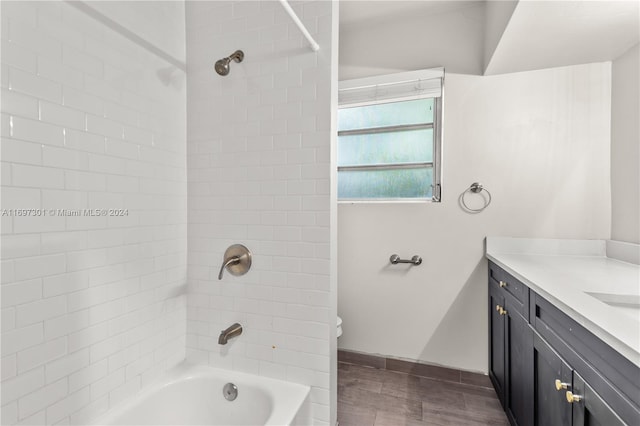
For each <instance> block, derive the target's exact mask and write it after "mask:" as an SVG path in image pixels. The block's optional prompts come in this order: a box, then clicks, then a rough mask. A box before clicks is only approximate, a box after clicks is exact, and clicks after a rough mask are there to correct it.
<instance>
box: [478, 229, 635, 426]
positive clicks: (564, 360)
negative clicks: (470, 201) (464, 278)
mask: <svg viewBox="0 0 640 426" xmlns="http://www.w3.org/2000/svg"><path fill="white" fill-rule="evenodd" d="M487 258H488V259H489V285H488V287H489V297H488V301H489V376H490V379H491V381H492V383H493V386H494V388H495V390H496V392H497V394H498V397H499V398H500V401H501V403H502V406H503V408H504V410H505V412H506V414H507V417H508V418H509V421H510V422H511V424H512V425H519V426H533V425H580V426H582V425H603V426H604V425H606V426H614V425H624V424H626V425H634V426H635V425H640V350H639V348H640V303H639V302H640V301H639V300H638V299H640V267H639V266H638V265H635V264H632V263H626V262H621V261H619V260H616V259H611V258H609V257H607V256H606V248H605V242H604V241H562V240H528V239H512V238H487Z"/></svg>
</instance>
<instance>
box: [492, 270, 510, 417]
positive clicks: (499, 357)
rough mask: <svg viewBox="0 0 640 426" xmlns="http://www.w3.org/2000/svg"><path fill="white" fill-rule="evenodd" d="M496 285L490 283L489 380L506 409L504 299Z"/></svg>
mask: <svg viewBox="0 0 640 426" xmlns="http://www.w3.org/2000/svg"><path fill="white" fill-rule="evenodd" d="M500 293H501V292H500V290H499V289H498V288H497V286H496V285H494V284H493V283H491V282H489V378H490V379H491V382H492V383H493V387H494V388H495V390H496V394H498V399H500V403H501V404H502V406H503V407H505V372H506V368H505V367H506V363H505V355H506V353H505V336H504V326H505V319H504V315H503V314H501V312H502V311H501V309H504V297H503V296H502V295H501V294H500Z"/></svg>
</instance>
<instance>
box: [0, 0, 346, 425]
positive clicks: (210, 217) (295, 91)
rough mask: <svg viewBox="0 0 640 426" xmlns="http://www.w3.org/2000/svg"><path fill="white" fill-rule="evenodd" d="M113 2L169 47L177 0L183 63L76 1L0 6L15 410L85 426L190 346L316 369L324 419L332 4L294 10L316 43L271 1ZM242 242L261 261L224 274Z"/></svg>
mask: <svg viewBox="0 0 640 426" xmlns="http://www.w3.org/2000/svg"><path fill="white" fill-rule="evenodd" d="M88 4H91V3H88ZM113 4H114V5H116V6H114V7H115V9H114V10H116V12H117V13H115V14H114V15H113V16H112V18H113V19H114V21H116V22H118V23H119V24H120V25H122V26H124V27H127V25H129V26H128V27H127V28H129V29H130V30H131V31H134V30H135V31H141V32H142V34H138V33H137V34H138V35H140V37H141V38H143V39H145V40H146V41H149V42H150V43H151V44H154V45H155V46H156V47H157V48H159V49H160V50H164V51H166V52H169V54H170V55H174V56H175V55H176V49H175V46H176V45H180V43H176V42H175V40H176V38H177V39H178V40H182V45H184V40H185V32H184V30H181V31H179V30H177V29H176V28H178V29H179V27H176V25H174V24H175V16H176V13H177V14H178V16H179V15H180V13H184V10H185V8H186V28H187V30H186V49H187V57H186V64H187V69H188V73H185V71H184V70H182V69H180V68H181V67H180V64H179V63H180V62H183V61H185V58H184V57H180V56H181V55H180V54H179V52H178V54H177V57H175V59H176V61H173V63H170V62H167V61H166V60H165V59H162V58H160V57H159V56H157V55H154V54H153V53H151V52H150V51H149V50H148V49H145V48H143V47H141V46H140V45H138V44H136V43H134V42H133V41H132V40H131V39H130V38H126V37H123V36H122V35H121V33H119V32H118V31H115V30H114V28H113V27H110V26H109V25H108V22H107V24H105V23H103V22H101V21H100V20H96V19H94V18H93V17H90V16H89V15H87V14H85V13H83V12H82V11H80V10H78V9H77V8H76V7H74V6H72V5H69V4H68V3H66V2H58V1H53V2H41V3H40V2H7V1H3V2H2V3H1V8H2V10H1V12H2V50H1V59H2V69H1V76H2V144H1V160H2V177H1V179H2V180H1V183H2V193H1V195H2V200H1V202H2V206H1V208H2V210H3V211H5V212H6V214H3V215H2V217H1V219H2V247H1V248H2V260H3V262H2V288H1V290H2V291H1V300H2V366H1V368H2V399H1V411H2V424H3V425H5V424H6V425H11V424H57V423H59V424H67V423H68V424H85V423H87V422H88V421H90V419H91V418H94V417H95V416H97V415H99V414H100V413H102V412H104V411H106V410H107V409H108V408H110V407H112V406H113V405H114V404H117V403H118V402H120V401H122V400H123V399H124V398H127V397H129V396H131V395H133V394H135V393H136V392H137V391H138V390H139V389H140V388H141V387H142V386H144V385H146V384H148V383H149V382H150V381H153V380H154V379H156V378H157V377H158V376H159V375H160V374H161V373H162V372H164V371H165V370H166V369H168V368H171V367H172V366H174V365H176V364H178V363H179V362H181V361H182V360H184V359H185V357H186V358H187V360H189V361H192V362H196V363H208V364H211V365H213V366H219V367H223V368H227V369H233V370H240V371H246V372H250V373H255V374H259V375H264V376H270V377H275V378H280V379H285V380H291V381H295V382H299V383H304V384H308V385H310V386H312V392H311V401H312V405H313V415H314V421H315V423H316V424H328V423H329V421H330V409H329V400H330V396H329V395H330V392H329V387H330V364H331V360H330V358H331V357H330V355H329V352H330V350H329V348H330V344H329V343H330V336H331V335H333V336H334V337H335V334H334V333H335V331H333V334H332V331H331V330H330V328H331V327H335V313H334V314H333V315H332V314H330V311H331V308H330V306H331V302H330V296H331V294H332V293H331V291H330V288H329V220H330V219H329V216H330V215H329V205H330V203H329V190H330V189H329V170H330V166H329V165H330V158H329V152H330V121H331V120H330V114H331V113H330V98H331V90H332V89H331V75H330V60H331V53H332V52H331V25H332V24H331V13H332V7H333V6H332V2H323V1H319V2H293V3H292V6H293V7H294V9H295V11H296V12H297V13H298V15H299V16H300V17H301V18H302V20H303V22H304V23H305V25H306V26H307V28H308V29H309V30H310V32H311V33H312V34H313V35H314V37H315V38H316V40H317V41H318V42H319V44H320V45H321V50H320V52H318V53H312V52H311V51H310V50H309V49H308V47H307V45H306V44H305V41H304V39H303V37H302V36H301V34H300V33H299V32H298V30H297V28H296V27H295V26H294V25H293V24H292V23H291V21H290V18H289V17H288V16H287V15H286V14H285V13H284V11H283V10H282V8H281V7H280V5H279V4H278V2H275V1H263V2H257V1H256V2H252V1H240V2H221V1H213V2H204V1H202V2H201V1H198V2H187V3H186V5H185V3H182V2H154V3H146V4H148V6H145V3H144V2H140V3H129V4H128V5H126V4H125V3H122V4H120V6H122V7H124V8H125V9H118V7H119V6H118V3H113ZM128 7H131V9H127V8H128ZM145 7H147V8H155V9H153V12H154V13H152V14H151V15H150V14H149V13H150V12H151V10H150V9H145ZM158 8H160V9H158ZM162 8H164V9H162ZM107 9H108V8H107ZM123 11H124V13H123ZM149 16H151V17H152V18H149ZM124 17H126V18H127V19H120V18H124ZM171 20H173V21H172V22H169V21H171ZM136 22H137V23H139V25H137V24H136V25H132V24H133V23H136ZM174 33H175V34H174ZM149 34H152V35H153V34H156V35H158V34H160V36H159V37H156V38H155V39H154V38H153V37H152V38H151V39H148V37H146V36H147V35H149ZM168 35H170V36H171V37H169V36H168ZM134 38H135V37H134ZM163 40H164V41H163ZM167 40H171V42H167ZM236 49H243V50H244V53H245V60H244V62H242V63H240V64H237V63H232V64H231V72H230V74H229V75H228V76H226V77H221V76H219V75H217V74H215V72H214V71H213V63H214V62H215V61H216V60H217V59H220V58H222V57H225V56H228V55H229V54H231V53H232V52H233V51H235V50H236ZM176 63H177V66H176ZM16 209H33V210H32V211H31V212H30V213H24V212H17V211H16ZM84 209H90V210H91V211H90V212H89V211H85V210H84ZM104 209H106V210H107V213H106V214H107V215H106V216H105V215H103V214H104V213H103V212H102V210H104ZM109 210H112V212H109ZM187 212H188V214H187ZM110 213H111V214H116V215H109V214H110ZM25 214H29V215H30V216H24V215H25ZM33 215H36V216H33ZM187 242H188V243H187ZM233 243H242V244H245V245H246V246H247V247H249V248H250V249H251V251H252V252H253V255H254V258H253V267H252V269H251V270H250V271H249V273H248V274H247V275H244V276H242V277H234V276H231V275H225V276H224V278H223V280H221V281H218V280H217V274H218V270H219V268H220V264H221V261H222V254H223V252H224V250H225V249H226V247H227V246H229V245H230V244H233ZM187 255H188V256H187ZM334 296H335V295H334ZM334 309H335V307H334ZM236 321H237V322H240V323H241V324H242V325H243V326H244V333H243V334H242V336H240V337H239V338H236V339H233V340H232V341H230V343H229V344H228V345H226V346H220V345H218V344H217V337H218V334H219V332H220V330H221V329H223V328H226V327H227V326H229V325H230V324H232V323H233V322H236ZM334 346H335V345H334Z"/></svg>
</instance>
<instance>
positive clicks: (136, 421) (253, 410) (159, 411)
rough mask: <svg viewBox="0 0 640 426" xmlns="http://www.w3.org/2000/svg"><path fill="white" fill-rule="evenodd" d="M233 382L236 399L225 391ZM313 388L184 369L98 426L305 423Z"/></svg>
mask: <svg viewBox="0 0 640 426" xmlns="http://www.w3.org/2000/svg"><path fill="white" fill-rule="evenodd" d="M227 383H233V384H235V385H236V387H237V390H238V392H237V398H236V399H235V400H234V401H227V400H226V399H225V397H224V395H223V387H224V385H225V384H227ZM309 392H310V389H309V387H308V386H303V385H299V384H296V383H290V382H284V381H281V380H274V379H269V378H266V377H259V376H254V375H251V374H244V373H238V372H235V371H229V370H221V369H217V368H212V367H208V366H193V365H180V366H178V367H176V368H174V369H173V370H171V371H169V372H168V373H167V374H166V375H165V376H164V377H163V378H162V379H161V380H159V381H158V382H156V383H155V384H153V385H150V386H148V387H146V388H144V389H143V390H142V391H141V392H140V393H138V394H136V395H135V396H134V397H132V399H131V400H127V401H124V402H123V403H121V404H118V405H117V406H115V407H113V408H112V409H111V410H109V411H108V412H106V413H105V414H104V415H102V416H101V417H100V418H98V419H96V421H95V422H93V424H94V425H225V426H232V425H305V424H309V423H311V417H310V402H309Z"/></svg>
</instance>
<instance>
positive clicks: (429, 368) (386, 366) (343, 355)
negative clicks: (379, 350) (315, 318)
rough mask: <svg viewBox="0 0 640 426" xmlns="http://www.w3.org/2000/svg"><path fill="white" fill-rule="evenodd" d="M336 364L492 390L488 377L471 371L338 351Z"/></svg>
mask: <svg viewBox="0 0 640 426" xmlns="http://www.w3.org/2000/svg"><path fill="white" fill-rule="evenodd" d="M338 362H344V363H347V364H356V365H362V366H365V367H373V368H379V369H382V370H390V371H398V372H401V373H407V374H411V375H413V376H420V377H428V378H430V379H437V380H444V381H447V382H454V383H463V384H467V385H473V386H482V387H485V388H492V387H493V386H492V384H491V381H490V380H489V376H488V375H486V374H481V373H474V372H471V371H465V370H458V369H455V368H448V367H442V366H439V365H431V364H425V363H422V362H417V361H406V360H401V359H395V358H388V357H383V356H379V355H371V354H366V353H361V352H353V351H347V350H343V349H339V350H338Z"/></svg>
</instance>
